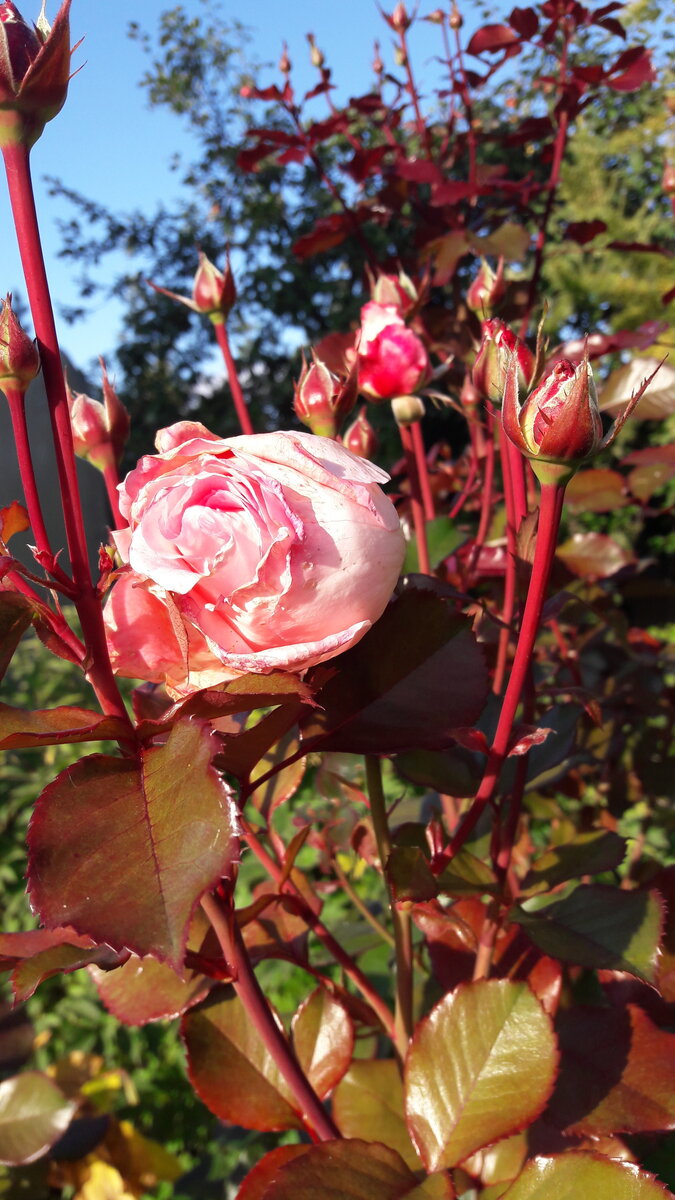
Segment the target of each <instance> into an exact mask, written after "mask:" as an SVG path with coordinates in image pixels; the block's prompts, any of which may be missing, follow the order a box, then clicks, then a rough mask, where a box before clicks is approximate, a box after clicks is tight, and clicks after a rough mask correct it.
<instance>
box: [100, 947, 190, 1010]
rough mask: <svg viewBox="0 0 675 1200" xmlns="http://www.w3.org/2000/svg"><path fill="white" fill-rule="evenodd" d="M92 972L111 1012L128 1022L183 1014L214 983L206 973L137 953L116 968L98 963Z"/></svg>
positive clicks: (102, 998)
mask: <svg viewBox="0 0 675 1200" xmlns="http://www.w3.org/2000/svg"><path fill="white" fill-rule="evenodd" d="M90 974H91V975H92V977H93V980H94V983H95V984H96V988H97V991H98V994H99V996H100V997H101V1000H102V1001H103V1003H104V1004H105V1006H106V1008H107V1010H108V1012H110V1013H112V1015H113V1016H114V1017H116V1018H117V1020H118V1021H122V1022H123V1023H124V1024H125V1025H147V1024H148V1022H149V1021H159V1020H161V1019H164V1018H171V1017H179V1016H182V1014H183V1013H184V1012H186V1010H187V1009H188V1008H190V1007H192V1005H194V1004H197V1003H198V1002H199V1001H200V1000H203V999H204V997H205V996H206V994H207V992H208V990H209V988H210V986H211V984H210V981H209V980H207V979H205V978H204V976H203V975H198V974H196V973H194V972H192V971H188V970H183V971H182V972H180V973H178V972H177V971H174V970H172V968H171V967H169V966H167V964H166V963H161V962H158V961H157V959H156V958H147V957H146V958H139V957H138V956H137V955H136V954H132V955H131V957H130V958H129V959H128V960H127V962H125V963H124V964H123V965H122V966H121V967H118V968H117V970H115V971H102V970H100V968H98V967H96V966H94V967H91V968H90Z"/></svg>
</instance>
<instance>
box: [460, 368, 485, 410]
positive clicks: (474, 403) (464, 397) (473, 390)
mask: <svg viewBox="0 0 675 1200" xmlns="http://www.w3.org/2000/svg"><path fill="white" fill-rule="evenodd" d="M480 397H481V394H480V392H479V390H478V388H477V387H476V385H475V383H474V382H473V379H472V378H471V374H470V372H469V371H467V373H466V375H465V376H464V382H463V384H462V390H461V392H460V394H459V402H460V404H461V406H462V408H463V409H464V410H465V412H466V413H467V414H468V415H471V414H472V413H473V412H475V410H476V408H477V407H478V405H479V404H480Z"/></svg>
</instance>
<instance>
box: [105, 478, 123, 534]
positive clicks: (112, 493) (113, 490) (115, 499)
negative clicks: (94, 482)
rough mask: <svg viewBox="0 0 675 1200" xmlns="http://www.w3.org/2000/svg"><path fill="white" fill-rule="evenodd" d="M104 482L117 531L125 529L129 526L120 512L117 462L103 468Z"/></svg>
mask: <svg viewBox="0 0 675 1200" xmlns="http://www.w3.org/2000/svg"><path fill="white" fill-rule="evenodd" d="M103 480H104V483H105V490H106V494H107V496H108V503H109V505H110V508H111V510H112V516H113V521H114V522H115V529H124V528H125V527H126V525H127V522H126V521H125V519H124V517H123V516H122V513H121V512H120V494H119V492H118V490H117V485H118V483H119V481H120V477H119V472H118V470H117V465H116V463H115V462H112V461H111V462H109V463H106V465H105V467H104V468H103Z"/></svg>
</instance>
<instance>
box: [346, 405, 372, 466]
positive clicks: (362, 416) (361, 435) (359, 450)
mask: <svg viewBox="0 0 675 1200" xmlns="http://www.w3.org/2000/svg"><path fill="white" fill-rule="evenodd" d="M342 445H343V446H345V447H346V448H347V450H351V452H352V454H356V456H357V458H373V457H374V455H375V451H376V450H377V445H378V442H377V434H376V433H375V430H374V429H373V427H372V425H371V423H370V421H369V420H368V418H367V416H366V410H365V408H361V409H360V410H359V415H358V417H357V418H356V420H355V421H354V422H353V423H352V424H351V425H350V426H349V428H348V429H346V430H345V432H344V433H343V435H342Z"/></svg>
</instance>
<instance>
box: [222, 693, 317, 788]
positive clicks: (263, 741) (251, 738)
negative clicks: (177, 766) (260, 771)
mask: <svg viewBox="0 0 675 1200" xmlns="http://www.w3.org/2000/svg"><path fill="white" fill-rule="evenodd" d="M301 712H302V702H301V701H297V702H296V703H295V704H280V705H278V707H277V708H274V709H272V711H271V712H269V713H266V714H265V716H264V717H262V719H261V720H260V721H257V722H256V723H255V725H251V726H250V727H249V728H248V729H244V730H243V731H242V732H241V733H239V734H238V735H237V736H236V737H234V738H229V739H228V741H227V743H226V745H225V747H224V750H223V752H222V753H221V754H220V755H219V756H218V760H217V762H218V766H219V767H220V768H221V769H222V770H224V771H227V773H228V774H229V775H236V777H237V779H241V780H242V781H247V780H248V779H249V777H250V775H251V772H252V771H253V770H254V769H255V767H256V766H257V764H258V763H259V762H260V760H261V759H262V758H264V757H265V755H266V754H267V753H268V752H269V751H270V750H271V748H272V746H274V745H275V744H276V743H277V742H278V741H279V740H280V739H281V738H283V737H285V736H286V735H287V734H288V733H289V732H290V730H291V729H293V728H294V726H296V725H297V723H298V719H299V717H300V714H301Z"/></svg>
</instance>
